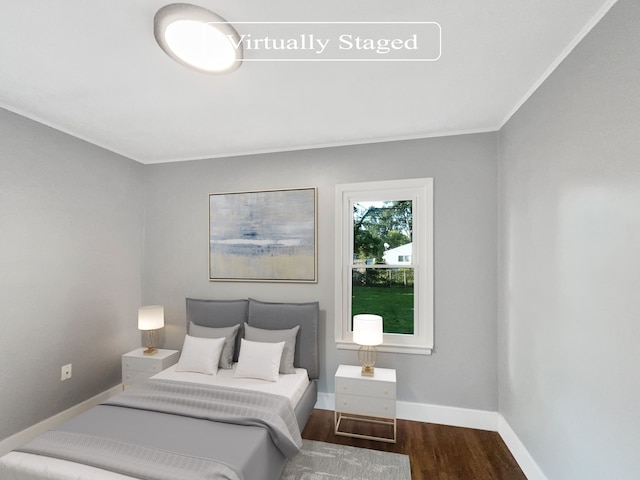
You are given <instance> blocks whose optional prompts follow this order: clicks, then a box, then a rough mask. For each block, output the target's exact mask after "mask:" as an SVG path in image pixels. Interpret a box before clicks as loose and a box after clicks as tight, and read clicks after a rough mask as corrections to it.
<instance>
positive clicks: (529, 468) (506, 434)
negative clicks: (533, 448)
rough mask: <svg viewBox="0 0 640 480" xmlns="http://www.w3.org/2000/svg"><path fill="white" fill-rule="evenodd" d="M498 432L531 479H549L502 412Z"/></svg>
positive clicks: (499, 417) (499, 416)
mask: <svg viewBox="0 0 640 480" xmlns="http://www.w3.org/2000/svg"><path fill="white" fill-rule="evenodd" d="M498 433H499V434H500V436H501V437H502V440H504V443H505V444H506V445H507V448H508V449H509V451H510V452H511V455H513V458H515V459H516V462H518V465H520V468H521V469H522V472H523V473H524V474H525V476H526V477H527V478H528V479H529V480H547V476H546V475H545V474H544V472H543V471H542V470H541V469H540V467H539V466H538V464H537V463H536V461H535V460H534V459H533V457H532V456H531V454H530V453H529V451H528V450H527V449H526V447H525V446H524V444H523V443H522V442H521V441H520V439H519V438H518V435H516V432H514V431H513V429H512V428H511V426H510V425H509V423H508V422H507V421H506V420H505V418H504V417H503V416H502V415H500V414H498Z"/></svg>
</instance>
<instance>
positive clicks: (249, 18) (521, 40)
mask: <svg viewBox="0 0 640 480" xmlns="http://www.w3.org/2000/svg"><path fill="white" fill-rule="evenodd" d="M0 1H1V2H2V15H1V16H0V106H1V107H4V108H6V109H7V110H10V111H13V112H16V113H19V114H21V115H24V116H26V117H28V118H31V119H34V120H37V121H39V122H41V123H44V124H46V125H49V126H51V127H53V128H56V129H58V130H61V131H63V132H66V133H69V134H71V135H74V136H76V137H78V138H81V139H84V140H86V141H89V142H91V143H94V144H96V145H99V146H101V147H104V148H106V149H108V150H111V151H113V152H116V153H119V154H121V155H124V156H126V157H129V158H131V159H134V160H137V161H139V162H142V163H158V162H168V161H180V160H192V159H202V158H220V157H230V156H236V155H243V154H250V153H262V152H276V151H287V150H297V149H305V148H314V147H323V146H337V145H350V144H358V143H368V142H378V141H386V140H400V139H411V138H425V137H432V136H441V135H452V134H458V133H472V132H486V131H495V130H498V129H499V128H500V127H501V126H502V125H503V124H504V122H505V121H506V120H508V118H509V117H510V116H511V115H512V114H513V113H514V112H515V111H516V110H517V109H518V107H519V106H520V105H521V104H522V103H523V102H524V101H525V100H526V99H527V97H528V96H529V95H530V94H531V93H532V92H533V91H534V90H535V88H536V87H537V86H538V85H539V84H540V83H541V82H542V81H544V79H545V78H546V76H547V75H548V74H549V73H550V72H551V71H552V70H553V68H555V67H556V66H557V64H558V63H559V62H560V61H561V60H562V59H563V58H564V57H565V56H566V55H567V54H568V53H569V52H570V50H571V49H572V48H573V47H574V46H575V45H576V43H577V42H578V41H579V40H580V39H581V38H582V37H583V36H584V35H585V34H586V33H587V32H588V31H589V29H590V28H591V27H592V26H593V25H595V23H597V21H599V19H600V18H601V17H602V16H603V15H604V14H605V13H606V11H607V10H608V9H609V8H610V7H611V5H612V4H613V3H615V0H536V1H528V0H515V1H514V0H459V1H451V0H395V1H389V0H384V1H383V0H367V1H362V0H358V1H355V0H324V1H322V2H319V1H311V0H271V1H268V2H267V1H264V0H242V1H238V0H236V1H230V0H226V1H224V0H197V1H195V2H194V3H196V4H198V5H200V6H203V7H206V8H208V9H210V10H212V11H214V12H216V13H217V14H219V15H221V16H222V17H224V18H226V19H227V20H228V21H230V22H231V23H234V22H303V21H305V22H337V21H341V22H392V21H393V22H437V23H438V24H439V25H440V27H441V32H442V44H441V56H440V58H439V59H438V60H436V61H428V62H297V61H296V62H251V61H247V62H244V63H243V64H242V65H241V66H240V68H238V69H237V70H235V71H234V72H231V73H228V74H217V75H216V74H204V73H199V72H196V71H192V70H189V69H187V68H185V67H183V66H181V65H180V64H178V63H176V62H174V61H173V60H171V59H170V58H169V57H168V56H167V55H166V54H165V53H164V52H163V51H162V50H161V49H160V48H159V47H158V45H157V44H156V42H155V40H154V36H153V17H154V14H155V12H156V11H157V10H158V9H159V8H161V7H162V6H164V5H166V4H168V3H171V1H160V0H144V1H131V0H109V1H108V2H97V1H86V0H65V1H55V2H54V1H51V0H20V1H10V0H0ZM301 28H303V27H301ZM327 28H329V27H327ZM331 28H334V30H333V31H332V32H331V33H332V34H337V33H339V29H340V28H345V26H334V27H331ZM382 28H384V27H382ZM236 29H237V30H238V31H239V32H240V33H243V25H242V24H240V23H238V24H237V25H236ZM301 32H302V31H301ZM247 58H250V52H247Z"/></svg>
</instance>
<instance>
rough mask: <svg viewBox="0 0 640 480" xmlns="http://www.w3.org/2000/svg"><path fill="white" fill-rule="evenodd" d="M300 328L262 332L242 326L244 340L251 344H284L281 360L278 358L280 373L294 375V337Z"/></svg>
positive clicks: (249, 326) (258, 329)
mask: <svg viewBox="0 0 640 480" xmlns="http://www.w3.org/2000/svg"><path fill="white" fill-rule="evenodd" d="M298 330H300V326H296V327H293V328H290V329H287V330H264V329H262V328H256V327H252V326H251V325H249V324H248V323H245V324H244V338H245V339H247V340H250V341H252V342H265V343H278V342H284V350H283V351H282V358H280V373H296V371H295V369H294V367H293V357H294V356H295V352H296V335H298Z"/></svg>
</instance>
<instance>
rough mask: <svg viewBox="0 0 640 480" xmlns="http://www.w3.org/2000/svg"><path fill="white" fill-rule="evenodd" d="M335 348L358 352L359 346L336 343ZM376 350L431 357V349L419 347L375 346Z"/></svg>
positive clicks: (348, 343) (350, 343)
mask: <svg viewBox="0 0 640 480" xmlns="http://www.w3.org/2000/svg"><path fill="white" fill-rule="evenodd" d="M336 348H337V349H338V350H358V349H359V348H360V345H357V344H355V343H352V342H340V341H337V342H336ZM376 350H377V351H378V352H382V353H404V354H408V355H431V354H432V353H433V348H430V347H422V346H419V345H392V344H383V345H376Z"/></svg>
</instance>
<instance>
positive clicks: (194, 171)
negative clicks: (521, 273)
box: [143, 134, 497, 411]
mask: <svg viewBox="0 0 640 480" xmlns="http://www.w3.org/2000/svg"><path fill="white" fill-rule="evenodd" d="M496 156H497V151H496V134H483V135H468V136H458V137H446V138H438V139H427V140H419V141H407V142H392V143H381V144H369V145H363V146H353V147H342V148H329V149H320V150H308V151H299V152H288V153H278V154H270V155H257V156H247V157H240V158H229V159H218V160H216V159H212V160H204V161H196V162H185V163H172V164H158V165H149V166H147V167H146V168H145V178H146V181H147V195H146V207H145V210H146V223H145V231H146V243H145V244H146V249H145V260H144V282H143V283H144V293H143V296H144V301H145V303H149V304H151V303H161V304H164V305H165V308H166V316H167V323H168V326H167V328H166V329H165V330H166V332H165V333H166V342H165V344H166V345H167V346H169V347H173V348H179V347H180V346H181V345H182V341H183V338H184V333H185V332H184V325H185V306H184V301H185V297H196V298H216V299H231V298H244V297H248V296H251V297H254V298H258V299H263V300H274V301H308V300H319V301H320V308H321V311H322V321H321V329H320V337H321V339H320V342H321V359H322V364H321V369H322V372H321V381H320V385H319V388H320V390H321V391H323V392H330V393H333V391H334V386H333V375H334V373H335V370H336V368H337V366H338V365H339V364H340V363H349V364H353V363H356V362H357V359H356V352H354V351H344V350H336V348H335V342H334V254H333V253H334V230H335V229H334V188H335V185H336V184H337V183H349V182H359V181H376V180H384V179H388V178H392V179H401V178H412V177H434V178H435V180H434V186H435V277H436V278H435V285H436V287H435V322H436V324H435V328H436V337H435V339H436V340H435V342H436V343H435V349H436V351H435V353H434V354H433V355H432V356H416V355H401V354H395V355H393V354H381V355H380V360H379V363H378V365H380V366H383V367H393V368H396V369H398V397H399V398H400V399H401V400H405V401H412V402H421V403H433V404H441V405H449V406H458V407H468V408H477V409H486V410H492V411H495V410H496V409H497V371H496V369H497V366H496V349H497V347H496V335H497V332H496V315H497V312H496V308H497V307H496V302H497V294H496V241H497V203H496V202H497V183H496V182H497V170H496V168H497V165H496ZM307 186H316V187H318V203H319V212H318V217H319V219H318V222H319V225H318V226H319V228H318V230H319V238H318V245H319V272H318V273H319V275H318V278H319V281H318V283H317V284H312V285H309V284H267V283H220V282H209V281H208V270H207V265H208V250H207V249H208V194H209V193H216V192H229V191H244V190H257V189H277V188H289V187H307Z"/></svg>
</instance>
